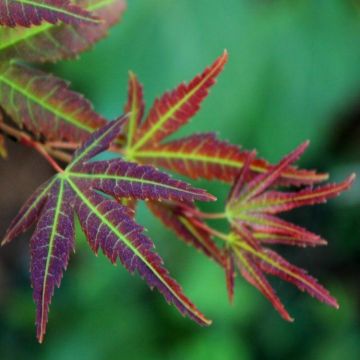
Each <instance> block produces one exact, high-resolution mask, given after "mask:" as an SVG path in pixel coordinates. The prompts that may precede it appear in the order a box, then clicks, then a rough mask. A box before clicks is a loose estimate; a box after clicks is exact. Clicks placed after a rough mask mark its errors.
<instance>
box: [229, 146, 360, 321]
mask: <svg viewBox="0 0 360 360" xmlns="http://www.w3.org/2000/svg"><path fill="white" fill-rule="evenodd" d="M307 146H308V142H306V143H304V144H302V145H300V146H299V147H298V148H297V149H296V150H295V151H293V152H292V153H291V154H290V155H288V156H286V157H285V158H284V159H283V160H281V161H280V162H279V163H278V164H277V165H276V166H274V167H273V168H272V169H270V170H268V171H267V172H266V173H264V174H260V175H257V176H256V177H254V178H253V180H251V181H250V182H247V181H245V179H246V178H247V173H248V172H249V171H250V164H251V162H252V159H253V158H254V156H255V154H254V153H253V154H251V155H250V156H249V158H248V160H247V162H246V164H245V166H244V168H243V170H242V171H241V173H240V174H239V176H238V178H237V180H236V181H235V183H234V185H233V187H232V189H231V192H230V195H229V199H228V202H227V206H226V216H227V218H228V220H229V222H230V224H231V227H232V233H231V234H230V235H229V237H228V242H227V262H226V268H227V284H228V290H229V296H230V298H232V296H233V285H234V274H235V273H234V265H237V266H238V267H239V269H240V272H241V274H242V275H243V276H244V278H245V279H246V280H247V281H249V282H250V283H251V284H252V285H254V286H255V287H256V288H258V289H259V290H260V291H261V292H262V293H263V294H264V295H265V296H266V297H267V298H268V299H269V300H270V301H271V303H272V304H273V306H274V307H275V308H276V310H277V311H278V312H279V313H280V314H281V316H282V317H283V318H284V319H286V320H289V321H290V320H292V319H291V317H290V315H289V314H288V313H287V311H286V310H285V308H284V306H283V304H282V303H281V301H280V300H279V298H278V297H277V296H276V294H275V291H274V290H273V289H272V287H271V285H270V284H269V282H268V281H267V279H266V277H265V274H266V273H267V274H271V275H274V276H278V277H279V278H281V279H283V280H285V281H288V282H290V283H293V284H294V285H295V286H297V287H298V288H299V289H300V290H302V291H306V292H308V293H309V294H310V295H312V296H314V297H315V298H317V299H318V300H320V301H322V302H324V303H326V304H328V305H330V306H333V307H336V308H337V307H338V304H337V302H336V300H335V299H334V298H333V297H331V296H330V294H329V292H328V291H327V290H326V289H325V288H324V287H322V286H321V285H320V284H318V283H317V281H316V279H314V278H312V277H311V276H309V275H308V274H307V273H306V271H305V270H303V269H301V268H299V267H296V266H294V265H292V264H290V263H289V262H287V261H286V260H285V259H284V258H282V257H281V256H280V255H279V254H277V253H276V252H275V251H273V250H270V249H269V248H267V245H272V244H286V245H298V246H308V245H310V246H316V245H323V244H326V241H325V240H323V239H321V238H320V237H319V236H318V235H316V234H314V233H312V232H310V231H308V230H306V229H303V228H301V227H299V226H297V225H294V224H292V223H290V222H287V221H285V220H283V219H281V218H279V217H278V216H277V214H279V213H281V212H285V211H289V210H291V209H294V208H297V207H300V206H304V205H314V204H318V203H324V202H326V200H327V199H329V198H332V197H335V196H337V195H338V194H340V193H341V192H342V191H344V190H346V189H348V188H349V187H350V186H351V184H352V182H353V180H354V178H355V175H351V176H350V177H349V178H347V179H346V180H345V181H343V182H341V183H338V184H327V185H323V186H319V187H314V188H313V187H309V188H305V189H302V190H298V191H294V192H290V191H279V190H278V189H276V188H274V185H275V184H276V182H277V180H278V178H279V177H280V176H281V173H282V171H283V169H285V168H287V167H288V166H289V165H290V164H292V163H293V162H294V161H296V160H297V159H298V157H299V156H300V155H301V154H302V153H303V152H304V151H305V149H306V147H307Z"/></svg>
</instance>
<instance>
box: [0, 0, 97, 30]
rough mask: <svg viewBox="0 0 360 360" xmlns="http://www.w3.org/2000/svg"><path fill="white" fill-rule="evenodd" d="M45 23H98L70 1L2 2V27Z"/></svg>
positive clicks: (22, 0)
mask: <svg viewBox="0 0 360 360" xmlns="http://www.w3.org/2000/svg"><path fill="white" fill-rule="evenodd" d="M44 21H47V22H49V23H50V24H56V23H58V22H60V21H61V22H64V23H66V24H74V25H80V24H83V23H89V24H93V23H95V24H96V23H97V22H98V20H97V19H96V18H94V16H92V15H91V14H90V13H89V12H88V11H86V10H84V9H82V8H81V7H79V6H77V5H74V4H72V3H71V2H70V1H69V0H0V25H5V26H10V27H15V26H24V27H30V26H32V25H40V24H41V23H42V22H44Z"/></svg>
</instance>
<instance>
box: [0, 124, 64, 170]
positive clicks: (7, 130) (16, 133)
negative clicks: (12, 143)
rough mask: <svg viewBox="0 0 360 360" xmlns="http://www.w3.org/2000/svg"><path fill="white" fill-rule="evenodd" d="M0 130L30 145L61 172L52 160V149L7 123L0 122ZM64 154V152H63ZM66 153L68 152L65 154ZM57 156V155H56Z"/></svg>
mask: <svg viewBox="0 0 360 360" xmlns="http://www.w3.org/2000/svg"><path fill="white" fill-rule="evenodd" d="M0 130H1V131H2V132H3V133H4V134H6V135H9V136H11V137H14V138H15V139H16V140H18V141H19V143H21V144H24V145H26V146H29V147H32V148H33V149H35V150H36V151H37V152H38V153H40V154H41V155H42V156H43V157H44V158H45V159H46V160H47V161H48V163H49V164H50V165H51V166H52V167H53V168H54V169H55V170H56V171H57V172H63V171H64V170H63V169H62V168H61V167H60V166H59V164H58V163H57V162H56V161H55V160H54V158H53V157H52V155H53V153H54V151H49V149H48V148H46V147H45V146H44V145H43V144H42V143H40V142H38V141H35V140H33V139H32V138H31V136H29V135H28V134H26V133H25V132H23V131H21V130H18V129H15V128H13V127H11V126H9V125H6V124H4V123H3V122H0ZM64 154H65V153H64ZM64 154H57V155H61V156H62V157H63V155H64ZM66 155H68V154H66ZM58 157H59V156H58Z"/></svg>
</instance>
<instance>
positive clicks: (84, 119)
mask: <svg viewBox="0 0 360 360" xmlns="http://www.w3.org/2000/svg"><path fill="white" fill-rule="evenodd" d="M0 106H1V107H2V108H3V109H4V110H5V111H6V112H7V114H8V115H9V116H10V117H11V119H12V120H13V121H15V122H16V123H17V124H18V125H19V126H20V127H23V126H24V127H25V128H26V129H27V130H29V131H31V132H32V133H34V134H35V135H37V136H39V135H43V136H46V138H47V139H48V140H53V139H56V140H63V139H65V140H69V141H75V142H82V141H84V140H85V139H86V138H87V137H88V136H89V135H90V134H91V133H92V132H93V130H94V129H95V128H98V127H101V126H102V125H104V124H106V120H105V119H104V118H103V117H101V116H100V115H99V114H97V113H96V112H95V111H94V110H93V108H92V105H91V104H90V102H89V101H87V100H86V99H85V98H84V97H83V96H82V95H80V94H78V93H75V92H73V91H71V90H70V89H69V87H68V83H66V82H65V81H64V80H61V79H59V78H56V77H55V76H53V75H51V74H46V73H44V72H42V71H40V70H35V69H32V68H30V67H27V66H25V65H20V64H15V63H11V64H8V66H6V67H5V68H3V69H2V70H0Z"/></svg>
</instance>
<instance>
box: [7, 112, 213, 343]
mask: <svg viewBox="0 0 360 360" xmlns="http://www.w3.org/2000/svg"><path fill="white" fill-rule="evenodd" d="M124 121H125V117H122V118H120V119H119V120H117V121H113V122H109V123H108V124H106V125H105V126H103V127H102V128H100V129H99V130H98V131H96V132H95V133H94V134H93V135H92V136H91V137H90V138H89V139H88V140H87V141H86V142H85V143H84V145H83V146H81V147H80V148H79V149H78V150H77V151H76V152H75V154H74V157H73V160H72V162H71V163H70V164H69V165H68V166H67V168H66V169H65V170H64V171H61V172H59V173H58V174H57V175H55V176H54V177H53V178H51V179H50V180H48V181H47V182H46V183H45V184H43V185H41V186H40V187H39V188H38V189H37V190H36V191H35V192H34V194H33V195H32V196H31V197H30V198H29V199H28V200H27V201H26V203H25V204H24V206H23V207H22V209H21V210H20V212H19V214H18V215H17V216H16V218H15V219H14V220H13V222H12V223H11V225H10V227H9V229H8V230H7V233H6V235H5V238H4V240H3V244H5V243H8V242H9V241H11V240H12V239H13V238H15V237H16V236H18V235H19V234H20V233H22V232H24V231H26V230H27V229H28V228H29V227H30V226H31V225H32V224H34V223H37V225H36V229H35V231H34V234H33V235H32V237H31V241H30V248H31V280H32V286H33V289H34V300H35V303H36V309H37V311H36V312H37V315H36V326H37V337H38V339H39V341H40V342H42V341H43V338H44V334H45V330H46V324H47V320H48V311H49V305H50V301H51V297H52V295H53V292H54V288H55V285H57V286H59V285H60V281H61V278H62V275H63V271H64V270H65V269H66V267H67V264H68V260H69V254H70V252H71V251H72V250H73V249H74V214H75V213H76V214H77V216H78V218H79V220H80V224H81V227H82V229H83V231H84V233H85V236H86V238H87V240H88V242H89V244H90V246H91V248H92V250H93V251H94V252H95V253H97V252H98V250H99V249H101V250H102V251H103V253H104V254H105V255H106V256H107V257H108V258H109V259H110V260H111V262H113V263H115V262H116V261H117V259H119V260H120V261H121V263H122V264H123V265H124V267H125V268H126V269H127V270H129V271H130V272H134V271H135V270H137V271H138V273H139V274H140V275H141V276H142V277H143V278H144V279H145V280H146V281H147V283H148V284H149V286H150V287H151V288H153V287H156V288H157V289H158V290H159V291H160V292H161V293H162V294H163V295H164V297H165V298H166V300H167V301H168V302H169V303H173V304H174V305H175V306H176V307H177V308H178V309H179V311H180V312H181V313H182V314H184V315H188V316H189V317H190V318H192V319H193V320H195V321H197V322H198V323H200V324H203V325H206V324H209V323H210V322H209V320H207V319H206V318H205V317H204V316H203V315H202V314H201V313H200V312H199V310H197V308H196V307H195V306H194V305H193V304H192V303H191V302H190V300H188V299H187V298H186V297H185V295H184V294H183V292H182V290H181V288H180V286H179V285H178V284H177V283H176V282H175V281H174V280H173V279H172V278H171V277H170V276H169V274H168V272H167V270H166V269H165V268H164V267H163V266H162V264H163V261H162V259H161V258H160V257H159V256H158V255H157V254H156V253H154V252H153V243H152V241H151V240H150V239H149V238H148V237H147V236H145V235H144V234H143V228H142V227H141V226H139V225H138V224H137V223H136V222H135V220H134V219H133V214H132V210H131V209H130V208H128V207H126V206H124V205H122V204H121V203H120V201H118V200H121V199H122V198H134V199H150V200H152V201H158V200H175V201H179V202H184V203H188V204H190V203H191V202H192V201H194V200H202V201H209V200H214V197H212V196H211V195H209V194H207V193H206V192H205V191H203V190H200V189H195V188H193V187H191V186H190V185H188V184H186V183H184V182H182V181H178V180H175V179H172V178H171V177H169V176H168V175H166V174H164V173H161V172H159V171H157V170H156V169H155V168H153V167H150V166H140V165H137V164H134V163H129V162H125V161H123V160H121V159H113V160H104V161H91V160H92V158H93V157H94V156H96V155H98V154H99V153H101V152H103V151H105V150H106V149H108V147H109V146H110V144H111V142H112V141H113V140H114V139H115V138H116V137H118V135H119V133H120V132H121V128H122V126H123V124H124Z"/></svg>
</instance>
